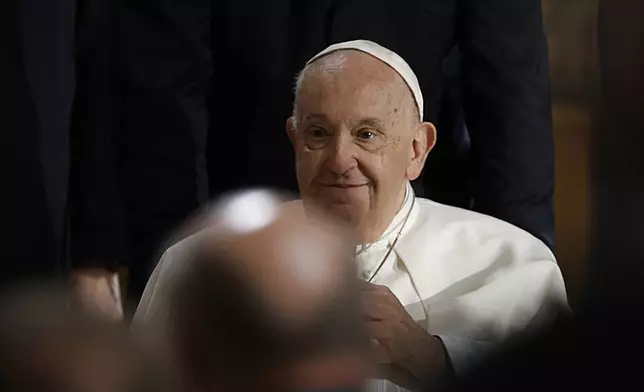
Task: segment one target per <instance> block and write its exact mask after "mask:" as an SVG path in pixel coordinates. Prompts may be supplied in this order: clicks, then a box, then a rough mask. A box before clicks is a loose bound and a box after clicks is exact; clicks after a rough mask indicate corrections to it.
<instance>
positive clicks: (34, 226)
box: [0, 0, 122, 317]
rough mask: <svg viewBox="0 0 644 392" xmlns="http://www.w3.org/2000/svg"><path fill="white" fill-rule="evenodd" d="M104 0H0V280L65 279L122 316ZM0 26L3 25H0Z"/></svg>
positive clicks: (94, 303) (100, 305)
mask: <svg viewBox="0 0 644 392" xmlns="http://www.w3.org/2000/svg"><path fill="white" fill-rule="evenodd" d="M109 4H110V2H109V1H105V0H78V1H73V0H60V1H48V0H20V1H17V0H9V1H6V2H3V5H2V13H1V14H2V25H3V29H7V32H6V34H5V33H3V34H2V35H3V37H2V40H3V42H6V44H5V45H3V46H2V47H3V48H4V50H5V51H6V56H5V57H6V58H7V59H8V60H7V63H6V66H5V67H3V71H2V72H1V76H0V77H1V78H2V85H3V88H2V95H3V97H4V99H2V102H3V105H2V118H3V139H4V141H3V144H2V145H3V148H5V149H6V151H7V154H6V155H7V156H8V157H9V162H8V163H7V164H5V165H3V166H4V167H7V168H8V169H9V170H10V173H9V174H8V175H6V176H3V178H4V179H5V183H4V187H3V189H4V190H5V191H6V192H7V193H6V194H9V195H11V197H10V198H9V200H7V201H6V202H3V203H2V208H3V212H2V216H3V217H4V218H5V220H4V224H5V225H6V226H5V227H6V228H7V230H4V232H3V235H2V245H1V247H2V249H3V253H4V254H5V255H6V256H5V258H4V259H5V262H4V263H5V264H3V266H4V267H5V268H4V269H3V271H2V274H0V275H1V278H0V286H4V285H6V284H10V283H15V282H17V281H20V280H23V279H26V280H28V279H31V278H39V277H52V278H53V277H57V278H61V279H67V278H69V277H70V276H71V275H70V274H71V272H72V271H73V272H74V274H73V276H74V278H75V283H76V284H77V288H78V292H79V294H81V297H82V298H83V299H84V300H85V301H86V302H87V303H88V304H89V305H90V306H93V307H96V308H100V309H101V310H102V311H103V312H105V313H106V314H108V315H110V316H112V317H118V316H119V306H118V303H117V300H116V298H115V296H114V293H113V289H114V286H113V278H114V273H115V272H116V269H117V262H118V260H119V258H120V255H121V250H122V246H121V245H122V241H121V232H122V226H121V221H120V217H121V215H120V211H121V209H120V206H119V197H118V186H117V183H116V177H115V172H114V170H113V165H112V158H113V154H112V153H113V150H112V143H111V138H110V130H111V128H110V125H111V124H110V117H109V111H110V102H109V101H110V98H109V97H110V95H109V90H108V86H109V85H110V78H109V73H110V72H109V67H110V63H109V61H108V58H109V17H110V13H109V9H108V8H109V7H108V6H109ZM3 31H4V30H3Z"/></svg>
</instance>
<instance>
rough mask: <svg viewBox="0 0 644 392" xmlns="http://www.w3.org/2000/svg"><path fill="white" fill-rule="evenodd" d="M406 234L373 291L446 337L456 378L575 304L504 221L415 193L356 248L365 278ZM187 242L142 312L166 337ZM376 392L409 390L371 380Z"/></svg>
mask: <svg viewBox="0 0 644 392" xmlns="http://www.w3.org/2000/svg"><path fill="white" fill-rule="evenodd" d="M410 209H411V212H410V213H409V219H408V221H407V223H406V224H404V225H403V221H404V218H405V217H406V215H407V213H408V212H409V211H410ZM401 227H402V232H401V236H400V239H399V241H398V243H397V244H396V246H395V248H394V249H393V251H392V252H391V253H390V255H389V257H387V260H385V262H384V263H383V264H382V266H381V268H380V270H379V271H378V273H377V275H376V276H375V277H374V278H373V280H372V283H374V284H379V285H385V286H387V287H389V288H390V289H391V291H392V292H393V293H394V294H395V295H396V297H398V299H399V300H400V302H401V303H402V304H403V305H404V306H405V308H406V309H407V311H408V312H409V314H410V315H411V316H412V317H413V318H414V320H416V321H417V322H418V323H419V324H420V325H422V326H424V327H425V328H426V329H427V331H428V332H430V333H431V334H433V335H437V336H439V337H440V338H441V340H442V341H443V344H444V345H445V348H446V350H447V352H448V354H449V356H450V360H451V362H452V364H453V365H454V367H455V370H456V371H457V373H460V372H462V371H463V370H464V369H466V368H467V367H468V366H469V365H471V363H472V362H474V361H475V359H476V358H477V357H478V356H480V355H481V354H482V353H484V352H485V351H486V350H487V349H489V348H491V347H494V346H496V345H498V344H499V343H502V342H503V341H504V340H505V339H507V338H508V337H511V336H513V334H516V333H519V332H522V331H525V330H526V329H527V328H530V327H537V326H539V324H541V323H545V322H548V321H549V320H550V317H551V316H552V314H553V312H554V311H555V310H557V308H558V307H566V306H567V299H566V290H565V286H564V281H563V277H562V275H561V272H560V270H559V267H558V266H557V263H556V261H555V257H554V255H553V254H552V252H550V250H549V249H548V247H547V246H546V245H544V244H543V243H542V242H541V241H540V240H538V239H537V238H535V237H533V236H532V235H530V234H528V233H527V232H525V231H523V230H521V229H519V228H517V227H515V226H513V225H511V224H509V223H506V222H503V221H500V220H498V219H495V218H492V217H489V216H486V215H482V214H478V213H475V212H472V211H468V210H464V209H460V208H455V207H450V206H446V205H442V204H439V203H435V202H433V201H430V200H427V199H422V198H416V197H415V196H414V194H413V190H412V188H411V185H408V187H407V196H406V198H405V202H404V203H403V206H402V207H401V208H400V210H399V212H398V214H397V215H396V217H395V218H394V220H393V221H392V223H391V225H390V227H389V228H388V229H387V230H386V231H385V234H384V235H383V236H382V237H381V240H379V241H377V242H376V243H374V244H371V245H368V246H366V247H364V248H366V249H364V250H362V251H361V249H360V248H359V249H358V253H359V254H358V255H357V257H356V258H357V262H358V269H359V273H360V274H361V277H363V279H365V280H368V279H369V276H370V275H371V274H372V273H373V272H375V270H376V269H377V268H378V265H379V264H380V262H381V260H382V258H383V257H384V256H385V254H386V253H387V248H388V246H390V243H391V242H393V241H394V239H395V237H396V235H397V234H398V231H399V230H400V228H401ZM189 242H190V239H187V240H184V241H182V242H180V243H178V244H176V245H175V246H173V247H171V248H170V249H168V250H167V251H166V253H165V254H164V255H163V257H162V258H161V261H160V262H159V265H158V266H157V268H156V269H155V271H154V273H153V274H152V277H151V278H150V281H149V282H148V285H147V286H146V288H145V292H144V294H143V298H142V300H141V303H140V305H139V308H138V309H137V312H136V315H135V318H134V327H135V328H145V330H146V333H149V332H152V331H162V330H163V328H164V325H165V324H166V322H167V321H166V318H167V317H168V315H167V309H166V307H165V304H166V303H167V299H166V298H167V295H168V293H169V292H171V281H172V279H170V278H171V277H172V276H173V275H175V274H176V270H177V268H178V267H179V266H180V265H181V259H182V255H184V254H185V252H186V249H187V245H188V244H189ZM369 390H370V391H401V390H403V389H402V388H399V387H397V386H395V385H394V384H392V383H390V382H385V381H373V382H370V386H369Z"/></svg>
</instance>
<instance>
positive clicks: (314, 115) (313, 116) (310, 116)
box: [302, 113, 329, 122]
mask: <svg viewBox="0 0 644 392" xmlns="http://www.w3.org/2000/svg"><path fill="white" fill-rule="evenodd" d="M328 119H329V117H328V116H327V115H326V114H323V113H310V114H307V115H306V116H304V118H302V121H303V122H304V121H309V120H328Z"/></svg>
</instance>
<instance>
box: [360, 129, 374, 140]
mask: <svg viewBox="0 0 644 392" xmlns="http://www.w3.org/2000/svg"><path fill="white" fill-rule="evenodd" d="M376 136H377V135H376V133H375V132H372V131H369V130H367V129H363V130H361V131H359V132H358V137H359V138H360V139H362V140H372V139H375V138H376Z"/></svg>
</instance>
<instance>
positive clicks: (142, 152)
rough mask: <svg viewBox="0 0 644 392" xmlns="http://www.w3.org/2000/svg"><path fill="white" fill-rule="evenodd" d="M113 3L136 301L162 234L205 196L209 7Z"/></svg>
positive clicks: (195, 2) (122, 174)
mask: <svg viewBox="0 0 644 392" xmlns="http://www.w3.org/2000/svg"><path fill="white" fill-rule="evenodd" d="M113 4H114V5H115V7H116V11H115V19H114V26H115V30H114V35H113V38H114V53H113V54H114V57H113V59H114V74H115V90H114V92H115V97H116V99H117V101H116V105H115V111H116V116H117V125H116V128H115V130H114V142H115V146H116V154H115V155H116V159H117V161H116V173H117V177H118V180H119V186H120V189H121V192H122V201H123V210H124V215H125V217H126V218H125V226H126V228H127V232H126V238H125V243H126V245H127V254H126V257H125V258H126V260H125V262H124V264H125V265H127V266H129V276H128V293H127V297H128V298H129V299H130V300H131V301H132V302H133V304H134V305H136V302H138V300H139V299H140V297H141V295H142V293H143V288H144V287H145V283H146V282H147V280H148V278H149V276H150V273H151V272H152V270H153V269H154V265H155V262H156V260H158V258H159V256H160V253H159V251H161V250H162V249H164V248H165V247H166V246H164V245H165V241H166V240H167V238H168V237H169V236H171V235H172V234H173V233H174V231H175V230H176V229H177V227H178V226H179V225H180V224H181V223H182V222H183V221H184V220H185V219H186V218H187V217H188V216H189V215H190V214H192V213H193V212H194V211H195V210H196V209H197V208H198V207H199V205H200V204H201V203H202V202H204V201H205V200H206V199H207V196H208V192H207V179H206V171H205V161H204V159H205V158H204V153H203V150H204V149H205V143H206V133H207V128H208V124H209V118H208V115H207V110H206V102H207V96H208V84H209V80H210V76H211V74H212V58H211V48H210V46H209V45H208V42H209V37H208V36H206V35H204V31H209V30H210V23H211V21H210V7H209V4H207V3H205V2H203V1H200V0H189V1H168V0H132V1H130V0H128V1H124V0H119V1H116V2H114V3H113ZM222 99H226V98H222ZM219 132H224V130H223V129H220V130H219ZM236 154H237V152H235V151H227V152H225V155H226V156H227V157H229V158H231V159H232V158H233V157H236V156H237V155H236ZM227 167H228V170H230V171H231V173H235V172H236V171H237V168H236V167H235V165H234V164H232V165H231V164H229V165H227Z"/></svg>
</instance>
